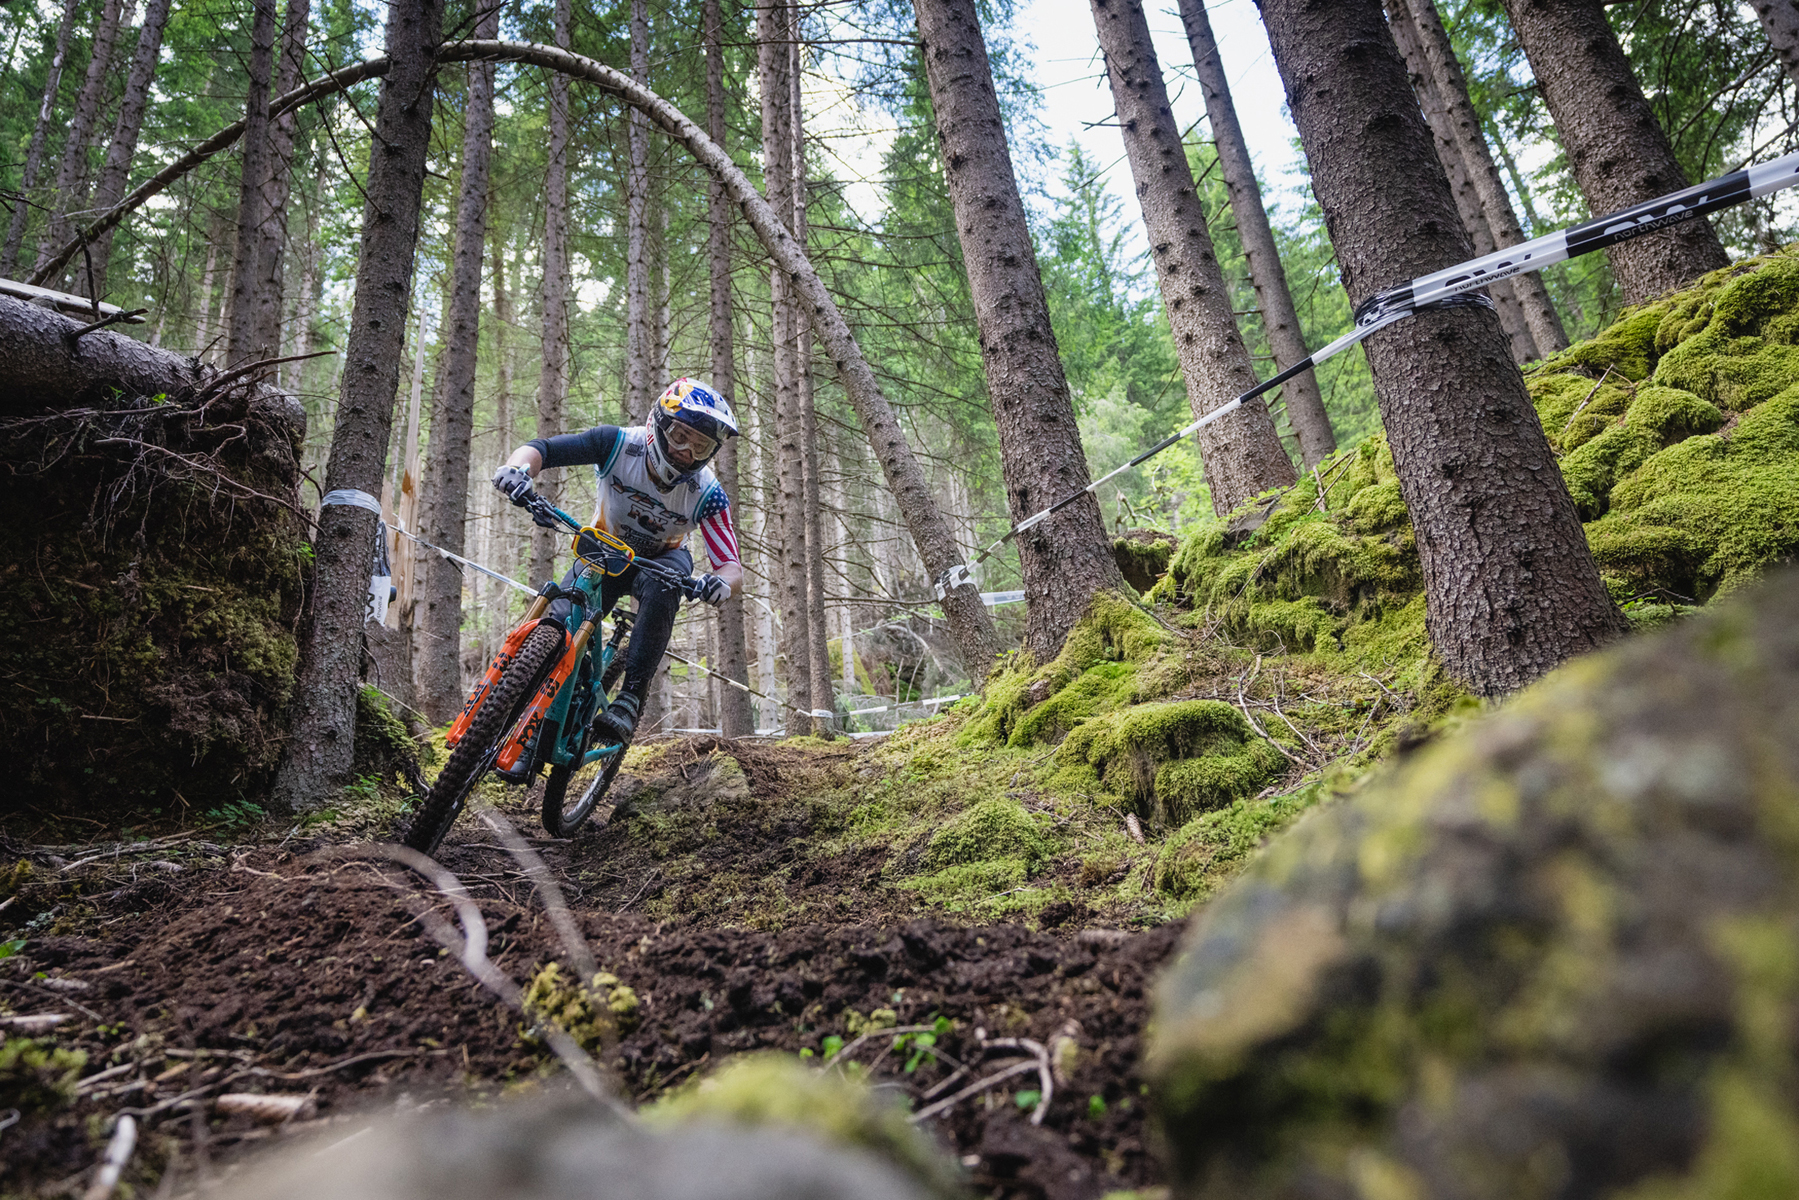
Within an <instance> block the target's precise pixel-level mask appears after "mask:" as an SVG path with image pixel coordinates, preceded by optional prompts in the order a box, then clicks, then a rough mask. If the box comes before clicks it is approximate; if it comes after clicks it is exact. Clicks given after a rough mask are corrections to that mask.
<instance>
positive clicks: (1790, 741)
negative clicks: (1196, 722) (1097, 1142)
mask: <svg viewBox="0 0 1799 1200" xmlns="http://www.w3.org/2000/svg"><path fill="white" fill-rule="evenodd" d="M1158 995H1159V998H1158V1007H1157V1017H1156V1023H1155V1028H1156V1030H1157V1032H1156V1034H1155V1037H1154V1042H1153V1045H1152V1047H1151V1051H1150V1066H1149V1072H1150V1074H1151V1076H1152V1079H1153V1086H1154V1089H1155V1091H1156V1094H1157V1096H1158V1103H1159V1111H1160V1117H1161V1121H1162V1124H1163V1127H1164V1129H1165V1131H1166V1134H1167V1143H1168V1145H1169V1147H1170V1148H1171V1150H1172V1160H1171V1161H1172V1168H1173V1172H1174V1176H1175V1186H1176V1192H1177V1194H1180V1195H1186V1196H1194V1197H1202V1196H1203V1197H1226V1196H1228V1197H1232V1198H1241V1200H1253V1198H1255V1197H1275V1196H1282V1197H1285V1196H1317V1197H1339V1196H1341V1197H1352V1196H1360V1197H1370V1198H1372V1197H1392V1198H1395V1200H1400V1198H1410V1197H1426V1196H1429V1197H1436V1198H1440V1200H1463V1198H1466V1200H1487V1198H1491V1200H1536V1198H1538V1197H1542V1198H1544V1200H1547V1198H1549V1197H1558V1198H1568V1200H1571V1198H1575V1197H1587V1196H1594V1197H1597V1196H1629V1197H1637V1198H1642V1200H1647V1198H1649V1197H1657V1198H1662V1197H1667V1198H1673V1197H1688V1196H1690V1197H1724V1196H1730V1197H1744V1198H1750V1197H1757V1198H1759V1197H1769V1198H1772V1197H1777V1196H1780V1197H1785V1196H1794V1195H1799V1092H1796V1090H1795V1085H1796V1083H1799V576H1795V574H1794V573H1793V572H1792V571H1787V572H1785V573H1782V574H1778V575H1776V576H1774V577H1773V578H1772V579H1770V580H1769V581H1768V582H1767V583H1765V584H1763V585H1760V586H1759V587H1757V588H1755V589H1754V590H1753V592H1751V593H1749V594H1745V595H1743V596H1742V597H1740V598H1738V599H1737V600H1734V601H1732V602H1729V603H1727V604H1724V605H1721V606H1719V607H1718V608H1717V609H1716V610H1715V611H1709V612H1707V613H1706V614H1704V615H1702V616H1699V617H1696V618H1694V619H1692V620H1691V621H1690V622H1687V623H1683V624H1681V625H1679V626H1677V627H1675V628H1674V629H1672V630H1670V631H1668V632H1666V633H1664V634H1661V635H1657V636H1655V637H1653V638H1648V639H1644V640H1641V641H1634V642H1631V643H1629V644H1626V645H1624V646H1622V647H1620V648H1618V649H1617V650H1615V651H1612V652H1610V653H1608V654H1604V655H1601V656H1596V657H1593V658H1590V659H1586V660H1582V661H1580V662H1577V663H1574V664H1572V665H1571V666H1568V667H1565V668H1563V669H1562V670H1560V671H1558V672H1557V673H1556V674H1555V675H1554V676H1553V677H1551V678H1550V679H1549V680H1547V681H1546V682H1545V683H1544V684H1542V685H1540V686H1538V687H1537V688H1535V689H1533V690H1532V691H1529V692H1527V693H1526V694H1524V695H1523V696H1522V697H1520V698H1519V699H1518V700H1517V701H1515V702H1513V703H1512V704H1509V705H1508V706H1507V707H1506V708H1505V709H1504V710H1502V711H1500V712H1498V713H1496V714H1494V715H1492V716H1490V717H1488V718H1486V719H1485V720H1483V721H1481V722H1479V723H1478V724H1476V725H1475V726H1473V727H1472V728H1470V729H1469V730H1467V731H1466V732H1464V733H1463V734H1461V735H1460V736H1457V737H1455V738H1453V739H1450V740H1448V741H1446V742H1444V743H1442V744H1440V745H1438V746H1436V747H1433V748H1431V749H1429V750H1427V751H1424V752H1422V753H1421V754H1419V755H1418V756H1417V757H1416V758H1415V759H1414V760H1413V761H1412V762H1410V763H1409V764H1407V765H1406V766H1405V767H1404V768H1403V769H1402V770H1401V771H1400V772H1399V773H1398V774H1397V775H1396V776H1395V777H1394V778H1392V779H1391V780H1390V781H1388V782H1386V783H1385V784H1384V785H1381V786H1378V787H1374V788H1371V789H1369V790H1368V791H1367V792H1365V793H1364V794H1363V795H1361V796H1359V797H1357V798H1355V799H1354V800H1353V801H1351V802H1349V803H1346V804H1342V805H1338V806H1335V807H1331V808H1327V809H1321V810H1319V811H1317V812H1316V813H1314V814H1313V815H1312V816H1311V817H1309V818H1308V819H1306V820H1304V821H1302V822H1301V823H1300V825H1299V826H1298V827H1297V828H1296V829H1295V830H1294V831H1293V832H1292V833H1290V834H1289V835H1287V836H1286V837H1284V838H1283V839H1281V840H1280V841H1278V842H1276V843H1275V844H1274V845H1273V846H1272V847H1271V848H1270V850H1269V851H1268V853H1267V854H1266V855H1265V856H1264V857H1263V858H1262V859H1261V860H1260V861H1259V862H1258V863H1257V864H1256V865H1255V866H1254V867H1253V868H1252V869H1251V871H1250V872H1249V873H1248V874H1247V875H1246V876H1245V877H1244V878H1242V879H1241V880H1239V881H1238V882H1237V883H1236V884H1235V885H1233V886H1232V887H1231V888H1230V889H1229V890H1228V891H1227V892H1225V893H1224V894H1223V895H1222V896H1221V897H1220V898H1219V899H1218V900H1216V901H1214V902H1213V903H1212V904H1211V905H1209V906H1208V907H1207V908H1206V909H1204V910H1203V911H1202V913H1201V914H1200V915H1199V916H1198V917H1197V918H1196V920H1195V922H1194V924H1193V927H1192V929H1191V931H1190V933H1189V935H1188V938H1187V941H1186V944H1185V947H1184V950H1183V952H1182V953H1181V955H1180V956H1179V958H1178V960H1177V965H1175V966H1174V967H1173V968H1171V971H1170V975H1169V977H1168V978H1167V980H1166V981H1165V983H1164V984H1163V985H1162V986H1161V990H1160V992H1159V994H1158Z"/></svg>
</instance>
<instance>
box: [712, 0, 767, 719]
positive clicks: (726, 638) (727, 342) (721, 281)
mask: <svg viewBox="0 0 1799 1200" xmlns="http://www.w3.org/2000/svg"><path fill="white" fill-rule="evenodd" d="M700 23H701V25H702V26H703V30H704V37H705V39H706V132H707V133H708V134H709V135H710V136H711V138H712V140H713V142H715V143H716V144H717V145H718V147H719V148H720V149H721V150H722V149H723V148H724V146H725V60H724V13H723V10H722V6H721V4H720V0H705V2H704V4H703V5H702V6H701V17H700ZM706 262H707V268H708V271H707V273H708V276H709V277H710V280H711V309H710V313H709V318H710V319H709V322H708V326H707V335H708V336H707V342H708V349H709V350H710V351H711V357H712V386H713V387H715V388H717V389H718V393H719V395H721V396H723V397H724V398H725V400H726V402H727V403H729V404H730V405H731V407H732V408H733V409H734V410H735V409H736V408H737V361H736V338H735V337H734V336H733V334H734V330H733V327H732V323H731V317H732V313H731V206H730V201H729V200H728V199H727V198H726V197H725V188H724V184H722V183H720V182H719V181H718V180H717V179H710V180H709V181H708V183H707V185H706ZM738 420H739V421H740V422H741V421H742V420H743V417H742V414H741V413H740V414H739V417H738ZM739 428H743V426H741V425H740V426H739ZM741 441H742V439H741V437H736V438H727V439H726V440H725V444H724V446H723V447H722V448H721V449H720V450H719V452H718V480H719V483H720V485H721V486H723V488H724V489H725V494H726V495H727V496H729V497H731V503H732V504H733V505H736V504H737V503H738V488H737V481H738V471H737V447H738V444H739V443H740V442H741ZM738 511H739V512H741V511H742V509H741V508H740V509H739V510H738ZM744 604H745V597H743V596H738V597H735V598H733V599H730V600H726V601H725V602H724V603H723V604H721V605H719V607H718V671H719V674H721V675H723V676H724V677H725V678H726V679H734V680H736V681H737V682H738V683H742V684H748V683H749V648H748V642H747V639H746V637H745V635H744ZM718 724H719V729H720V731H721V732H722V733H723V735H724V736H725V737H728V738H739V737H748V736H749V735H750V734H753V733H755V732H756V718H755V714H754V712H753V711H752V709H751V707H750V697H749V693H748V692H745V691H744V690H743V689H742V688H734V687H730V686H728V685H726V686H721V687H720V688H719V693H718Z"/></svg>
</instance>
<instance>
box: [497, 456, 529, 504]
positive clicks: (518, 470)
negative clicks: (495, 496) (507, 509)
mask: <svg viewBox="0 0 1799 1200" xmlns="http://www.w3.org/2000/svg"><path fill="white" fill-rule="evenodd" d="M493 485H494V487H495V488H496V489H498V490H499V493H500V494H501V495H502V496H504V497H506V499H508V500H510V501H512V502H513V503H514V504H516V505H518V506H519V507H521V508H522V507H524V504H525V501H526V500H528V499H530V496H531V473H530V472H529V471H527V470H525V469H524V468H523V467H515V466H513V465H512V464H511V463H507V464H506V465H505V466H503V467H501V468H500V469H499V470H497V471H495V472H494V473H493Z"/></svg>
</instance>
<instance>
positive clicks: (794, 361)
mask: <svg viewBox="0 0 1799 1200" xmlns="http://www.w3.org/2000/svg"><path fill="white" fill-rule="evenodd" d="M792 39H793V10H792V8H791V7H790V6H789V5H787V4H785V3H775V4H771V5H768V6H758V7H757V9H756V40H757V57H756V71H757V81H758V85H759V87H760V90H761V93H762V174H763V190H764V191H765V192H766V193H767V196H768V203H769V206H770V207H771V208H773V209H774V211H775V215H776V216H777V217H778V218H779V219H780V221H781V223H782V225H784V226H785V227H786V228H787V231H788V232H789V233H790V234H792V235H793V236H794V237H795V240H798V237H799V234H798V232H797V231H796V230H795V229H794V227H793V216H794V195H793V181H794V166H793V80H792V58H791V55H790V53H789V50H788V45H789V43H790V42H791V41H792ZM769 290H770V293H771V296H772V298H773V306H772V307H773V314H772V329H773V341H774V354H773V355H772V358H773V363H772V366H773V369H774V384H775V387H774V392H775V420H774V442H775V461H776V468H777V469H776V497H777V502H776V508H775V511H776V514H777V519H776V521H775V522H774V529H775V530H776V531H777V533H778V540H777V541H776V544H775V567H776V570H775V586H776V589H777V591H778V593H779V596H780V609H781V629H780V634H781V656H782V658H783V660H784V661H785V664H786V679H787V699H788V702H789V703H790V704H792V705H793V706H794V707H795V708H798V709H799V710H800V711H801V712H802V713H810V712H811V711H812V709H813V707H814V706H813V703H812V699H813V697H812V663H811V651H812V639H811V633H810V631H809V630H808V629H807V624H806V618H807V616H808V614H809V613H810V607H809V592H808V589H807V583H806V513H805V497H806V479H805V452H804V449H803V442H804V435H805V429H804V420H803V418H802V416H801V413H800V396H799V373H800V364H799V361H798V360H799V354H798V346H797V345H796V340H797V336H798V329H797V325H798V313H797V311H796V306H795V304H794V301H793V288H792V284H791V283H790V281H789V280H788V278H787V276H786V274H785V273H784V272H783V271H781V269H780V268H779V267H776V268H775V269H774V270H773V272H772V274H771V275H770V278H769ZM786 727H787V730H788V731H789V732H790V733H795V734H798V733H805V732H810V730H811V718H810V717H809V716H808V717H790V718H789V719H788V721H787V725H786Z"/></svg>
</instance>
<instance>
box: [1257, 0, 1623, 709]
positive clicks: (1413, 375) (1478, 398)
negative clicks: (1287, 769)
mask: <svg viewBox="0 0 1799 1200" xmlns="http://www.w3.org/2000/svg"><path fill="white" fill-rule="evenodd" d="M1261 9H1262V19H1263V23H1264V25H1265V26H1266V27H1267V30H1268V36H1269V42H1270V44H1271V46H1272V47H1273V50H1274V59H1275V64H1276V66H1277V67H1278V68H1279V70H1280V73H1281V78H1282V80H1283V82H1284V83H1285V85H1286V93H1287V103H1288V107H1289V109H1290V110H1291V111H1292V113H1293V118H1294V122H1295V124H1297V125H1298V127H1299V134H1300V141H1301V143H1302V144H1303V145H1304V147H1305V151H1306V158H1307V160H1308V161H1309V163H1310V165H1311V170H1312V187H1313V191H1314V194H1315V195H1316V196H1317V197H1318V202H1319V204H1320V205H1321V206H1322V207H1323V209H1324V217H1325V223H1326V226H1327V228H1328V230H1329V232H1330V236H1331V242H1332V244H1333V245H1335V247H1336V248H1337V262H1338V266H1339V269H1340V270H1341V272H1342V278H1343V284H1344V287H1345V289H1346V290H1347V291H1348V293H1349V300H1350V303H1351V304H1360V303H1362V302H1363V301H1365V300H1366V299H1368V297H1370V296H1372V295H1373V294H1374V293H1375V292H1377V291H1379V290H1380V289H1381V288H1384V287H1388V286H1391V285H1392V284H1394V283H1395V282H1399V281H1403V280H1407V279H1413V278H1416V277H1417V276H1419V275H1424V274H1427V273H1429V272H1431V271H1435V270H1440V269H1442V268H1444V267H1447V266H1451V265H1453V264H1454V263H1457V262H1461V261H1463V260H1464V259H1466V258H1467V257H1468V255H1469V253H1470V250H1471V247H1470V246H1469V244H1468V239H1467V235H1466V234H1465V233H1464V232H1463V230H1462V227H1461V223H1460V221H1459V220H1457V218H1456V213H1455V207H1454V202H1453V201H1452V199H1451V197H1450V195H1449V185H1448V181H1447V180H1446V179H1445V178H1444V175H1443V170H1442V167H1441V165H1440V164H1439V163H1438V162H1437V160H1436V156H1435V154H1434V153H1433V151H1432V149H1431V138H1430V133H1429V131H1428V130H1427V129H1426V128H1425V125H1424V121H1423V118H1422V117H1421V116H1420V114H1419V111H1418V105H1417V103H1416V101H1415V100H1414V98H1413V96H1412V93H1411V88H1410V87H1409V86H1407V82H1406V75H1405V67H1404V64H1403V63H1401V61H1400V59H1399V55H1398V54H1397V53H1396V52H1395V49H1394V45H1393V40H1392V38H1391V36H1390V35H1389V34H1388V32H1387V26H1386V21H1385V20H1384V18H1383V16H1382V13H1381V8H1380V3H1379V0H1340V2H1339V3H1336V4H1332V5H1330V6H1328V11H1327V9H1326V8H1325V7H1323V6H1318V5H1314V4H1310V3H1308V2H1307V0H1261ZM1363 345H1364V347H1365V348H1366V350H1367V354H1368V362H1369V365H1370V367H1371V368H1372V370H1373V375H1374V385H1375V394H1376V396H1377V397H1378V399H1379V401H1380V411H1381V419H1382V422H1383V423H1384V424H1385V426H1386V430H1387V437H1388V441H1389V443H1390V444H1391V446H1392V450H1393V459H1394V464H1395V467H1396V470H1397V474H1398V476H1399V486H1400V493H1401V495H1402V496H1403V497H1404V499H1405V502H1406V507H1407V508H1408V509H1409V510H1410V512H1411V516H1412V526H1413V529H1414V531H1415V533H1416V536H1417V540H1418V555H1419V559H1420V560H1421V563H1422V566H1423V573H1424V586H1425V608H1426V624H1427V628H1428V629H1429V631H1430V637H1431V642H1432V645H1433V646H1434V647H1435V649H1436V652H1437V655H1438V657H1439V658H1440V659H1441V660H1442V662H1443V665H1444V667H1445V668H1446V669H1447V670H1448V672H1449V673H1450V675H1452V676H1453V677H1454V678H1457V679H1460V680H1462V681H1463V682H1465V683H1466V684H1467V685H1468V686H1469V687H1471V688H1472V689H1473V690H1474V691H1475V692H1477V693H1479V694H1480V695H1483V696H1498V695H1503V694H1505V693H1507V692H1511V691H1514V690H1516V689H1517V688H1520V687H1523V686H1524V685H1525V684H1528V683H1530V682H1531V681H1532V680H1533V679H1536V678H1537V677H1539V676H1540V675H1542V674H1543V673H1544V672H1546V671H1548V670H1550V669H1551V668H1553V667H1555V666H1556V665H1558V664H1559V663H1561V662H1563V661H1565V660H1566V659H1568V658H1570V657H1572V656H1574V655H1576V654H1581V653H1584V652H1586V651H1588V650H1591V649H1593V648H1595V647H1597V646H1600V645H1602V644H1604V643H1605V642H1607V641H1609V640H1611V639H1612V638H1614V637H1616V636H1617V635H1618V634H1619V633H1620V632H1622V630H1623V628H1624V621H1623V618H1622V616H1621V615H1620V614H1619V613H1618V610H1617V608H1616V607H1615V606H1614V605H1613V604H1612V602H1611V600H1610V598H1609V597H1608V596H1607V595H1606V592H1605V587H1604V585H1603V584H1602V583H1601V582H1600V579H1599V571H1598V568H1597V567H1595V566H1594V565H1593V559H1592V556H1591V554H1590V553H1589V552H1588V550H1587V542H1586V536H1585V533H1584V531H1583V530H1582V529H1581V526H1580V519H1579V517H1578V516H1577V515H1576V513H1575V510H1574V504H1573V501H1572V500H1570V499H1569V497H1568V489H1567V487H1566V486H1565V485H1564V484H1563V482H1562V478H1561V473H1560V471H1559V470H1558V469H1557V467H1556V462H1555V457H1554V455H1553V454H1552V452H1551V451H1550V449H1549V443H1548V440H1547V439H1546V438H1545V437H1544V435H1543V428H1542V426H1541V425H1540V424H1539V423H1538V421H1537V416H1536V412H1535V410H1534V409H1533V408H1532V407H1531V403H1530V397H1529V395H1528V394H1527V393H1526V392H1525V390H1524V380H1523V377H1522V376H1521V375H1520V374H1519V373H1518V369H1517V367H1515V366H1514V365H1512V363H1511V362H1510V357H1509V355H1508V354H1507V353H1506V345H1505V339H1504V334H1503V331H1502V330H1501V329H1500V327H1499V321H1498V319H1497V317H1495V316H1494V315H1493V314H1492V313H1490V312H1487V311H1485V310H1483V309H1480V308H1476V307H1470V306H1461V307H1454V308H1447V309H1438V310H1432V311H1426V312H1423V313H1420V314H1418V315H1417V316H1415V317H1412V318H1409V319H1407V320H1405V321H1401V322H1399V323H1398V324H1395V325H1393V326H1391V327H1389V328H1387V329H1384V330H1382V331H1380V332H1379V333H1376V334H1374V335H1373V336H1372V337H1370V338H1369V339H1368V340H1367V341H1366V342H1365V343H1363Z"/></svg>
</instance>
